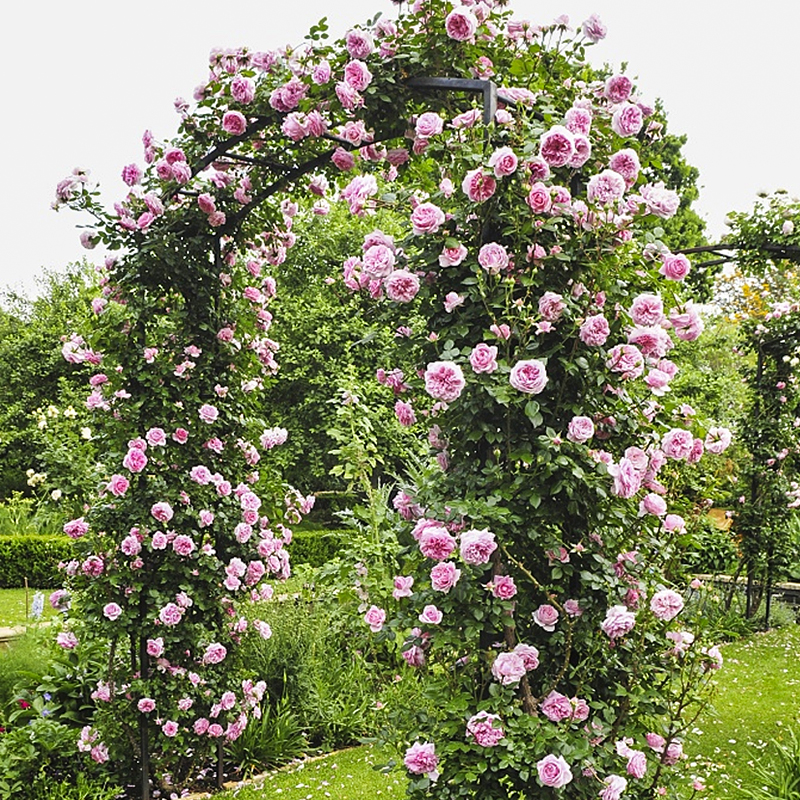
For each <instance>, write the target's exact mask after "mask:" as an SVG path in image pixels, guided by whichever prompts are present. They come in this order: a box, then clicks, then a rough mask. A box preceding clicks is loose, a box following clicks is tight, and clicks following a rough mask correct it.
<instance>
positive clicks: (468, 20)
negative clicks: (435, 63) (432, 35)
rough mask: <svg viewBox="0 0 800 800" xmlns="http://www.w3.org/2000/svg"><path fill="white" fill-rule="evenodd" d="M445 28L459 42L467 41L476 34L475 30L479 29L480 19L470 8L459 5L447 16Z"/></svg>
mask: <svg viewBox="0 0 800 800" xmlns="http://www.w3.org/2000/svg"><path fill="white" fill-rule="evenodd" d="M444 29H445V30H446V31H447V35H448V36H449V37H450V38H451V39H455V40H456V41H457V42H467V41H469V40H470V39H472V37H473V36H475V32H476V31H477V30H478V19H477V17H476V16H475V15H474V14H473V13H472V11H470V10H469V9H468V8H466V7H464V6H459V7H458V8H454V9H453V10H452V11H451V12H450V13H449V14H448V15H447V17H446V18H445V21H444Z"/></svg>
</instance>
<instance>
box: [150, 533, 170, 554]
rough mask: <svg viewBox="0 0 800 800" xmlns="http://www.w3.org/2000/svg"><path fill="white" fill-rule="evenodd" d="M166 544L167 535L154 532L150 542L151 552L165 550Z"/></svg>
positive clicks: (167, 541)
mask: <svg viewBox="0 0 800 800" xmlns="http://www.w3.org/2000/svg"><path fill="white" fill-rule="evenodd" d="M168 543H169V540H168V539H167V534H166V533H164V532H163V531H156V532H155V533H154V534H153V538H152V539H151V540H150V546H151V547H152V548H153V550H166V549H167V544H168Z"/></svg>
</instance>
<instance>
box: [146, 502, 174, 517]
mask: <svg viewBox="0 0 800 800" xmlns="http://www.w3.org/2000/svg"><path fill="white" fill-rule="evenodd" d="M150 513H151V514H152V515H153V517H154V518H155V519H157V520H158V521H159V522H169V521H170V520H171V519H172V516H173V514H174V512H173V510H172V506H171V505H170V504H169V503H166V502H164V501H161V502H160V503H154V504H153V506H152V508H151V509H150Z"/></svg>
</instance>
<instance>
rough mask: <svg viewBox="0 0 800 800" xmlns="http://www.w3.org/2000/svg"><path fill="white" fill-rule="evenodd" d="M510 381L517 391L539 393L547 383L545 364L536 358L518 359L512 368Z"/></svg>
mask: <svg viewBox="0 0 800 800" xmlns="http://www.w3.org/2000/svg"><path fill="white" fill-rule="evenodd" d="M509 382H510V383H511V385H512V386H513V387H514V388H515V389H516V390H517V391H520V392H524V393H525V394H539V393H540V392H542V391H543V390H544V387H545V386H546V385H547V372H546V369H545V365H544V364H543V363H542V362H541V361H537V360H536V359H535V358H532V359H528V360H525V361H518V362H517V363H516V364H514V366H513V367H512V368H511V374H510V376H509Z"/></svg>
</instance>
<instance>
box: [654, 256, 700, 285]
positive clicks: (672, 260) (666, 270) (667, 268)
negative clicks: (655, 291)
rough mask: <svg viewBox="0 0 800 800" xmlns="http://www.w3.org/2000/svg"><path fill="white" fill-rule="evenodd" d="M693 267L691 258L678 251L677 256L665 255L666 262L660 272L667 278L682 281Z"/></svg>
mask: <svg viewBox="0 0 800 800" xmlns="http://www.w3.org/2000/svg"><path fill="white" fill-rule="evenodd" d="M691 268H692V265H691V264H690V263H689V259H688V258H686V256H685V255H683V253H678V255H676V256H673V255H670V256H665V258H664V263H663V264H662V265H661V269H660V270H659V271H658V272H659V274H661V275H663V276H664V277H665V278H666V279H667V280H670V281H682V280H683V279H684V278H685V277H686V276H687V275H688V274H689V270H690V269H691Z"/></svg>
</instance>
